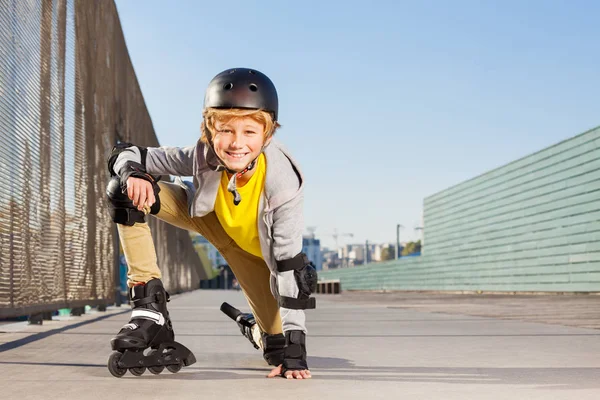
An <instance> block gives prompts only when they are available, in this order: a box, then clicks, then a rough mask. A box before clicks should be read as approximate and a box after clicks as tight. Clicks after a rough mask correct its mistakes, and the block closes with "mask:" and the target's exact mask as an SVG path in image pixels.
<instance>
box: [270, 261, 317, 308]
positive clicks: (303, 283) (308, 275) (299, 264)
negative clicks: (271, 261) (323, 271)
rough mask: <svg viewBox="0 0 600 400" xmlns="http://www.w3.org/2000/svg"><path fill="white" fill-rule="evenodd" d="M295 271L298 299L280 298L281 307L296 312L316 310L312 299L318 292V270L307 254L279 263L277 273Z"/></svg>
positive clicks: (314, 301)
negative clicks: (313, 294) (312, 295)
mask: <svg viewBox="0 0 600 400" xmlns="http://www.w3.org/2000/svg"><path fill="white" fill-rule="evenodd" d="M291 270H293V271H294V278H295V279H296V284H297V285H298V297H297V298H295V299H294V298H291V297H285V296H280V299H279V306H280V307H285V308H289V309H294V310H305V309H309V308H316V300H315V298H314V297H310V295H311V294H312V293H314V292H315V291H316V290H317V280H318V276H317V270H316V269H315V267H314V265H313V264H312V263H311V262H310V261H309V260H308V257H306V254H304V253H299V254H298V255H297V256H295V257H293V258H290V259H288V260H283V261H278V262H277V271H279V272H285V271H291Z"/></svg>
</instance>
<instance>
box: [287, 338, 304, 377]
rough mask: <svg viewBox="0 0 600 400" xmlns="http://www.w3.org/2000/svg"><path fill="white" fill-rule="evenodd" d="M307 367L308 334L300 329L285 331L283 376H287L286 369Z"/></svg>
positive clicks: (294, 369)
mask: <svg viewBox="0 0 600 400" xmlns="http://www.w3.org/2000/svg"><path fill="white" fill-rule="evenodd" d="M305 369H308V364H307V362H306V334H305V333H304V332H303V331H299V330H294V331H288V332H286V333H285V348H284V349H283V365H282V368H281V376H285V373H286V371H297V370H305Z"/></svg>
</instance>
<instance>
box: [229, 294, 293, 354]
mask: <svg viewBox="0 0 600 400" xmlns="http://www.w3.org/2000/svg"><path fill="white" fill-rule="evenodd" d="M221 311H222V312H223V313H225V314H226V315H227V316H228V317H229V318H231V319H232V320H234V321H235V322H237V324H238V326H239V327H240V331H241V332H242V335H244V337H246V339H248V340H249V341H250V343H252V345H253V346H254V348H255V349H257V350H258V349H260V348H261V346H260V345H259V344H258V343H257V341H259V340H260V341H262V348H263V358H264V359H265V361H266V362H267V363H268V364H269V365H273V366H278V365H279V364H281V363H282V362H283V348H284V347H285V336H283V334H282V333H279V334H275V335H269V334H266V333H262V332H260V330H259V329H258V327H257V326H256V320H255V319H254V315H252V314H251V313H242V312H241V311H240V310H238V309H237V308H235V307H233V306H231V305H230V304H228V303H223V304H221ZM257 334H259V335H260V336H257Z"/></svg>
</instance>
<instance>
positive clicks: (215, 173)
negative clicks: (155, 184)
mask: <svg viewBox="0 0 600 400" xmlns="http://www.w3.org/2000/svg"><path fill="white" fill-rule="evenodd" d="M129 150H131V151H125V152H122V153H121V154H119V156H118V158H117V160H116V162H115V164H114V167H113V169H114V172H115V173H116V174H118V173H119V170H120V169H121V168H122V167H123V165H124V164H125V162H127V161H135V162H137V163H142V157H141V153H140V151H139V149H138V148H137V147H135V146H133V147H130V148H129ZM147 150H148V151H147V155H146V160H145V166H146V172H148V173H149V174H151V175H173V176H177V177H181V176H192V177H193V183H194V185H193V186H194V189H193V190H192V189H191V188H190V187H189V186H188V185H185V184H183V182H182V181H181V179H178V180H177V181H178V182H179V183H180V185H181V187H183V188H184V189H185V191H186V194H187V199H188V209H189V212H190V215H191V216H192V217H202V216H204V215H206V214H208V213H210V212H211V211H213V210H214V206H215V200H216V197H217V192H218V190H219V185H220V181H221V174H222V172H221V171H220V168H219V165H220V164H219V161H218V159H217V157H216V155H215V153H214V151H213V150H212V149H211V148H210V146H207V145H205V144H204V143H202V142H201V141H198V142H197V144H196V145H194V146H189V147H164V146H163V147H149V148H148V149H147ZM264 154H265V159H266V161H267V162H266V164H267V170H266V175H265V185H264V190H263V192H262V193H261V194H260V200H259V214H258V236H259V240H260V246H261V250H262V254H263V258H264V260H265V262H266V264H267V266H268V267H269V270H270V271H271V282H270V284H271V292H272V294H273V296H274V297H275V298H276V299H278V300H279V295H281V296H287V297H292V298H297V297H298V292H299V290H298V284H297V283H296V279H295V277H294V271H286V272H278V271H277V264H276V261H280V260H286V259H289V258H292V257H294V256H296V255H297V254H298V253H300V252H301V251H302V232H303V230H304V213H303V200H304V195H303V189H304V178H303V176H302V173H301V171H300V168H299V167H298V164H297V163H296V162H295V161H294V160H293V159H292V157H291V156H290V155H289V153H288V152H287V151H286V150H285V148H284V147H283V146H282V145H281V144H280V143H279V142H278V141H277V140H276V139H274V138H273V139H272V140H271V142H270V143H269V145H268V146H266V148H265V150H264ZM242 201H244V199H242ZM280 314H281V319H282V322H283V331H284V332H287V331H289V330H302V331H304V332H305V333H306V332H307V330H306V321H305V315H304V311H303V310H292V309H287V308H283V307H281V308H280Z"/></svg>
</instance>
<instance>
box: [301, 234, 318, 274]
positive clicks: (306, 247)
mask: <svg viewBox="0 0 600 400" xmlns="http://www.w3.org/2000/svg"><path fill="white" fill-rule="evenodd" d="M302 252H303V253H304V254H306V256H307V257H308V259H309V260H310V261H312V263H313V264H314V265H315V268H316V269H317V271H321V270H322V269H323V259H322V257H321V241H320V240H319V239H317V238H315V237H314V235H311V236H304V237H303V238H302Z"/></svg>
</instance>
